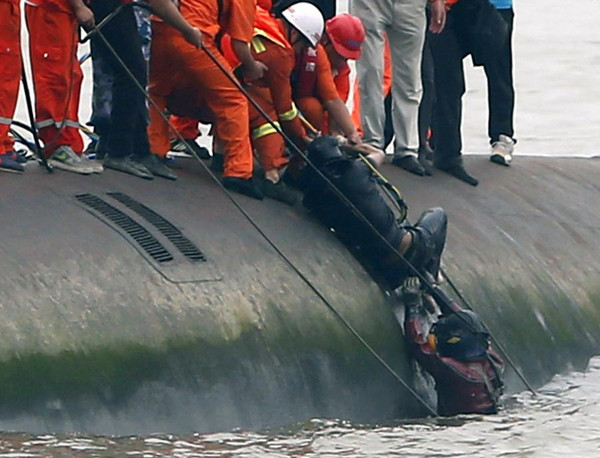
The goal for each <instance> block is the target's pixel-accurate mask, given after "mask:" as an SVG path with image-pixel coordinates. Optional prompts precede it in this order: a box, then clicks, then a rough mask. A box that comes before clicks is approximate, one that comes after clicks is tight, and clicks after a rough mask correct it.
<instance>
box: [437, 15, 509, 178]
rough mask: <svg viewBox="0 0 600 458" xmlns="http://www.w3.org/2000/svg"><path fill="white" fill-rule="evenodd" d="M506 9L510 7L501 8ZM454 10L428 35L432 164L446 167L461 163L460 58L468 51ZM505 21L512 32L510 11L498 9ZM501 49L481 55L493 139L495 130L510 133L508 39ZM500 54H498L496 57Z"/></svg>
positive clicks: (468, 46)
mask: <svg viewBox="0 0 600 458" xmlns="http://www.w3.org/2000/svg"><path fill="white" fill-rule="evenodd" d="M505 11H510V12H511V13H512V10H505ZM457 13H458V11H456V10H455V8H452V9H451V10H450V11H449V12H448V17H447V21H446V27H445V28H444V30H443V31H442V33H440V34H436V35H434V34H431V35H430V39H431V41H430V44H431V53H432V56H433V61H434V66H435V72H434V73H435V75H434V79H435V88H436V90H435V92H436V105H435V112H436V114H435V116H434V128H433V132H434V139H435V160H434V163H435V165H436V167H439V168H449V167H453V166H455V165H458V164H460V163H461V161H462V158H461V150H462V139H461V119H462V100H461V99H462V96H463V94H464V93H465V76H464V70H463V59H464V58H465V57H466V56H467V55H469V54H470V53H471V46H472V44H471V43H470V41H469V40H470V37H469V36H468V35H467V33H466V32H465V28H464V27H461V23H463V22H464V21H465V18H462V17H457ZM500 14H501V16H502V18H503V19H505V20H507V19H510V20H509V21H507V22H508V25H509V37H510V36H512V14H510V15H508V14H505V13H503V12H501V13H500ZM503 49H504V52H497V53H496V54H495V55H494V57H493V58H489V59H487V58H486V59H485V61H484V62H482V63H483V67H484V70H485V71H486V74H487V77H488V86H489V97H490V102H489V103H490V120H489V135H490V138H491V139H492V140H493V141H495V140H497V136H498V135H499V134H501V133H502V134H505V135H509V136H511V137H512V134H513V132H512V123H513V121H512V112H513V109H514V90H513V84H512V52H511V51H510V50H511V49H512V44H511V40H510V39H509V40H507V42H506V43H505V45H504V47H503ZM500 56H501V57H500Z"/></svg>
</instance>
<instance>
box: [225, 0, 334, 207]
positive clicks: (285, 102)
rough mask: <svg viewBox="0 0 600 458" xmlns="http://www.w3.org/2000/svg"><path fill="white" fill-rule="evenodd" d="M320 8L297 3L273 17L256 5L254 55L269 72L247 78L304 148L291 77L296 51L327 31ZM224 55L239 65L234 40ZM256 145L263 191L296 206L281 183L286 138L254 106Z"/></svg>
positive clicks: (250, 88)
mask: <svg viewBox="0 0 600 458" xmlns="http://www.w3.org/2000/svg"><path fill="white" fill-rule="evenodd" d="M324 22H325V21H324V19H323V15H322V14H321V12H320V11H319V9H318V8H317V7H316V6H314V5H312V4H310V3H307V2H300V3H295V4H294V5H292V6H290V7H288V8H286V9H285V10H283V12H282V13H281V17H278V18H275V17H274V16H273V15H271V14H270V13H269V12H268V11H267V10H264V9H263V8H261V7H260V6H257V7H256V11H255V20H254V36H253V37H252V41H251V47H250V49H251V51H252V57H253V58H254V59H255V60H256V61H257V62H260V63H262V64H263V65H265V66H266V67H267V68H268V71H265V72H264V74H263V75H262V76H261V77H259V78H253V77H252V76H249V75H246V74H244V80H243V81H244V86H245V88H246V90H247V91H248V93H249V94H250V96H251V97H252V98H253V99H254V100H256V102H257V103H258V104H259V105H260V107H261V108H262V109H263V110H264V111H265V112H266V113H267V114H268V115H269V117H270V118H271V119H273V120H278V122H276V124H280V126H281V128H282V129H283V131H284V132H285V133H286V134H287V135H288V136H289V137H290V138H291V140H292V141H293V142H294V143H295V144H296V145H297V146H298V147H299V148H300V149H304V148H305V147H306V143H307V141H308V137H307V134H306V130H305V129H304V127H303V126H302V124H301V122H300V119H299V117H298V110H297V109H296V106H295V105H294V103H293V101H292V86H291V82H290V76H291V74H292V70H293V69H294V66H295V55H296V53H300V52H302V50H304V49H306V48H309V47H313V46H316V44H317V43H318V41H319V40H320V39H321V34H322V33H323V27H324ZM221 47H222V49H223V54H224V56H225V58H226V59H227V60H228V62H229V63H230V65H231V66H232V67H233V68H236V67H237V66H238V64H239V60H237V59H236V56H235V53H233V52H232V49H231V44H230V39H229V37H228V35H224V36H223V39H222V40H221ZM249 108H250V110H249V111H250V118H249V122H250V129H251V135H252V144H253V146H254V149H255V150H256V152H257V154H258V158H259V161H260V163H261V165H262V168H263V170H264V175H265V181H264V183H263V188H262V190H263V193H264V194H265V196H267V197H271V198H272V199H276V200H279V201H282V202H285V203H287V204H289V205H294V204H295V202H296V195H295V193H294V192H293V191H292V190H290V189H289V188H287V186H286V185H285V184H284V182H283V181H282V180H281V178H282V176H283V172H284V171H285V168H286V166H287V164H288V158H287V157H286V156H285V155H284V147H285V144H284V140H283V138H282V136H281V135H280V134H279V133H278V132H277V130H276V129H275V128H274V127H273V126H272V125H271V124H270V123H269V122H268V121H267V120H266V119H265V118H264V117H263V116H262V114H261V113H260V112H259V111H258V110H257V109H256V108H255V107H254V106H253V105H252V104H250V106H249Z"/></svg>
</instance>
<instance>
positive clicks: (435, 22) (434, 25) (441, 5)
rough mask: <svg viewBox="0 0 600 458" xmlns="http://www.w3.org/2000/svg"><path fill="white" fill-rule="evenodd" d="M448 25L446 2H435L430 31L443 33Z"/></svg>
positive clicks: (432, 6)
mask: <svg viewBox="0 0 600 458" xmlns="http://www.w3.org/2000/svg"><path fill="white" fill-rule="evenodd" d="M445 25H446V5H445V2H444V0H435V1H434V2H433V3H431V22H430V23H429V31H430V32H431V33H441V32H442V30H444V26H445Z"/></svg>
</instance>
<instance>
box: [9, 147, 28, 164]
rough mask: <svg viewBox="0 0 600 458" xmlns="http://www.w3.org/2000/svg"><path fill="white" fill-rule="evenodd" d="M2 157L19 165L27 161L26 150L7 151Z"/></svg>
mask: <svg viewBox="0 0 600 458" xmlns="http://www.w3.org/2000/svg"><path fill="white" fill-rule="evenodd" d="M4 155H5V156H7V157H8V158H9V159H11V160H13V161H15V162H17V163H19V164H25V163H26V162H27V160H28V159H27V150H20V151H7V152H6V153H5V154H4Z"/></svg>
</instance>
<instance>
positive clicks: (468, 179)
mask: <svg viewBox="0 0 600 458" xmlns="http://www.w3.org/2000/svg"><path fill="white" fill-rule="evenodd" d="M437 168H438V169H440V170H442V171H444V172H446V173H448V174H450V175H452V176H453V177H455V178H458V179H459V180H461V181H464V182H465V183H468V184H470V185H471V186H477V185H478V184H479V180H478V179H477V178H475V177H474V176H472V175H469V173H468V172H467V171H466V170H465V168H464V166H463V165H462V164H456V165H453V166H451V167H437Z"/></svg>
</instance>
